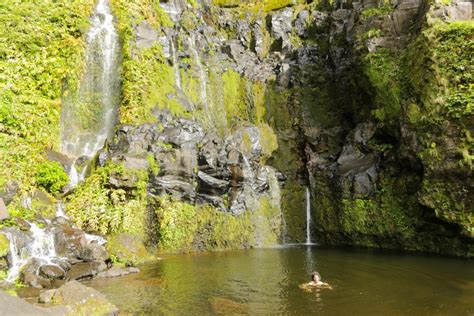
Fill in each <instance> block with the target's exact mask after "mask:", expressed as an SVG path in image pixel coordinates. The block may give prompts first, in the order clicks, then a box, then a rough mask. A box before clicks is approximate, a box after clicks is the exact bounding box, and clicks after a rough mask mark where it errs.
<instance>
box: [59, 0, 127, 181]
mask: <svg viewBox="0 0 474 316" xmlns="http://www.w3.org/2000/svg"><path fill="white" fill-rule="evenodd" d="M90 21H91V26H90V29H89V31H88V33H87V37H86V49H85V69H84V75H83V77H82V79H81V82H80V85H79V89H78V91H77V93H72V94H71V96H68V97H66V98H65V100H64V102H63V108H62V113H61V151H62V152H63V153H64V154H66V155H68V156H70V157H71V158H72V159H74V163H73V164H72V166H71V168H70V171H69V178H70V186H75V185H77V183H78V182H80V181H82V180H84V177H85V174H86V171H87V163H86V164H84V161H86V162H87V161H89V160H91V159H92V158H93V157H94V156H95V154H96V153H97V152H98V151H99V150H100V149H102V148H103V146H104V143H105V141H106V140H107V138H109V137H111V136H112V133H113V130H114V126H115V124H116V122H117V113H118V104H119V101H120V62H121V52H120V44H119V35H118V33H117V30H116V29H115V26H114V17H113V15H112V13H111V10H110V7H109V2H108V0H99V1H98V3H97V6H96V8H95V10H94V13H93V15H92V17H91V20H90ZM79 167H80V170H77V168H79Z"/></svg>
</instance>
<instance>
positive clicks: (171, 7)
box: [160, 0, 183, 23]
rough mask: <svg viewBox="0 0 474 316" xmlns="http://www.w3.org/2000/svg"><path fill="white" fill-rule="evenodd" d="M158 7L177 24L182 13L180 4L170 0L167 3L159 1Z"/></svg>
mask: <svg viewBox="0 0 474 316" xmlns="http://www.w3.org/2000/svg"><path fill="white" fill-rule="evenodd" d="M160 6H161V7H162V8H163V10H164V11H165V12H166V13H168V15H169V17H170V18H171V20H172V21H173V22H175V23H177V22H179V19H180V16H181V13H182V12H183V8H182V7H181V5H180V3H178V2H177V1H175V0H171V1H168V2H161V1H160Z"/></svg>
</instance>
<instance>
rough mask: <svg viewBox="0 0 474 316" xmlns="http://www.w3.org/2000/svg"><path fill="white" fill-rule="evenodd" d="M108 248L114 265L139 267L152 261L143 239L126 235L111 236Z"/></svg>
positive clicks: (108, 240)
mask: <svg viewBox="0 0 474 316" xmlns="http://www.w3.org/2000/svg"><path fill="white" fill-rule="evenodd" d="M106 247H107V251H108V252H109V254H110V256H111V257H112V258H113V259H114V261H115V262H114V263H122V264H126V265H138V264H141V263H143V262H145V261H147V260H150V259H151V256H150V254H149V253H148V251H147V250H146V248H145V246H144V244H143V243H142V241H141V239H140V238H139V237H137V236H132V235H129V234H126V233H121V234H118V235H113V236H110V237H109V238H108V239H107V244H106Z"/></svg>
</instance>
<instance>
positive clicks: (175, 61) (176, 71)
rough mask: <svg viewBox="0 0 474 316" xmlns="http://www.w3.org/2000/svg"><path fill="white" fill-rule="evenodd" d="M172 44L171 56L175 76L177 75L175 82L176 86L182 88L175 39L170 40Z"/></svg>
mask: <svg viewBox="0 0 474 316" xmlns="http://www.w3.org/2000/svg"><path fill="white" fill-rule="evenodd" d="M170 45H171V58H172V59H173V69H174V77H175V79H174V80H175V83H176V87H178V88H179V89H181V75H180V73H179V67H178V56H177V55H178V54H177V51H176V47H175V45H174V42H173V40H171V41H170Z"/></svg>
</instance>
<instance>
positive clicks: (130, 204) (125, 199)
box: [66, 163, 148, 236]
mask: <svg viewBox="0 0 474 316" xmlns="http://www.w3.org/2000/svg"><path fill="white" fill-rule="evenodd" d="M111 178H114V179H116V180H117V181H119V182H120V181H124V182H126V185H127V188H129V189H127V190H125V189H123V188H116V187H115V186H114V185H113V184H112V183H111V180H110V179H111ZM147 181H148V174H147V173H146V171H144V170H132V169H126V168H125V167H124V166H123V165H122V164H120V165H116V164H112V163H109V164H108V165H107V166H105V167H101V168H97V169H96V170H95V172H94V173H93V174H92V175H91V176H89V177H88V178H87V179H86V180H85V181H84V183H81V184H80V185H79V186H78V187H77V189H76V190H75V191H74V193H73V194H72V195H71V196H68V203H67V205H66V210H67V214H68V215H69V216H70V217H71V219H72V220H73V221H74V222H75V223H76V225H77V226H78V227H79V228H81V229H84V230H86V231H97V232H100V233H102V234H112V233H119V232H129V233H131V234H135V235H139V236H143V234H144V228H143V227H144V221H145V216H144V214H145V210H146V186H147Z"/></svg>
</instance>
